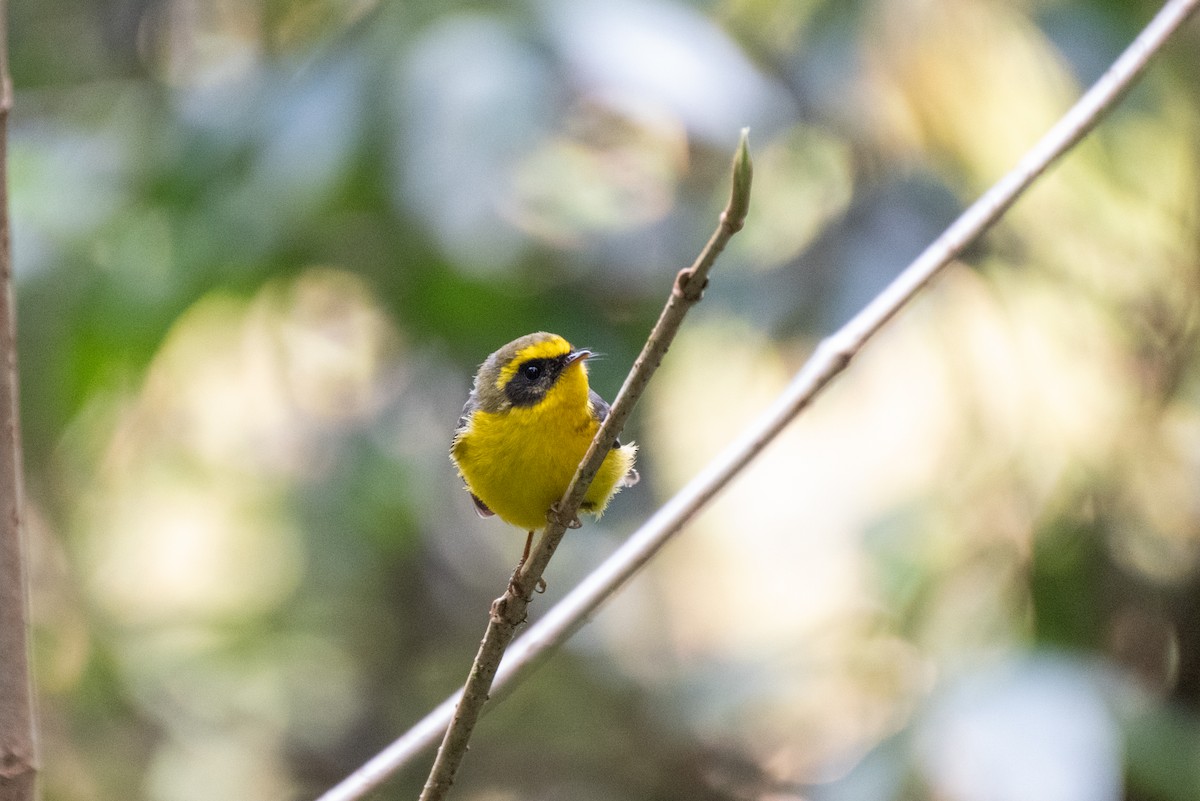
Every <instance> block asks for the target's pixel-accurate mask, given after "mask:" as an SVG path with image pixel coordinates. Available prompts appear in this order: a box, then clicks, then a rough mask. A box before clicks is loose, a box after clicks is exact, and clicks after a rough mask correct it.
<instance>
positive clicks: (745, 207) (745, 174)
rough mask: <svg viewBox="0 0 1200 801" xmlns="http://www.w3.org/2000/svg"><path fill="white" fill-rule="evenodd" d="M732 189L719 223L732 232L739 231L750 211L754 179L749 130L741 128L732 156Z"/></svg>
mask: <svg viewBox="0 0 1200 801" xmlns="http://www.w3.org/2000/svg"><path fill="white" fill-rule="evenodd" d="M732 172H733V187H732V189H731V190H730V192H729V205H728V206H726V207H725V212H724V213H723V214H722V215H721V222H722V223H723V224H724V225H727V226H728V227H729V228H730V229H731V230H732V231H735V232H736V231H740V230H741V229H742V225H743V224H744V223H745V221H746V214H747V212H749V211H750V184H751V182H752V180H753V179H754V163H753V162H752V161H751V160H750V129H749V128H743V129H742V132H741V135H740V136H739V137H738V146H737V150H736V151H734V154H733V167H732Z"/></svg>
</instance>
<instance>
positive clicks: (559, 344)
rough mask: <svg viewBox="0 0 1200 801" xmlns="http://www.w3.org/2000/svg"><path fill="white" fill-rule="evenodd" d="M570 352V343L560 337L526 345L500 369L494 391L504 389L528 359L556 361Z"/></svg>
mask: <svg viewBox="0 0 1200 801" xmlns="http://www.w3.org/2000/svg"><path fill="white" fill-rule="evenodd" d="M570 352H571V343H569V342H567V340H565V339H563V338H562V337H554V338H553V339H547V340H546V341H544V342H535V343H534V344H532V345H526V346H525V347H523V348H521V349H520V350H519V351H517V352H516V354H514V355H513V357H512V358H511V359H509V361H508V364H506V365H504V366H503V367H502V368H500V375H499V376H497V377H496V389H504V387H505V385H507V384H508V382H509V381H510V380H512V377H513V376H514V375H516V373H517V368H518V367H520V366H521V365H522V364H523V363H525V362H527V361H529V360H530V359H557V358H559V357H560V356H566V355H567V354H568V353H570Z"/></svg>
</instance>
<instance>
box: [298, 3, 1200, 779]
mask: <svg viewBox="0 0 1200 801" xmlns="http://www.w3.org/2000/svg"><path fill="white" fill-rule="evenodd" d="M1197 4H1200V0H1169V2H1167V3H1166V4H1165V5H1164V6H1163V8H1162V9H1161V10H1160V11H1159V13H1158V14H1157V15H1156V16H1155V17H1154V19H1153V20H1151V21H1150V23H1149V24H1148V25H1147V26H1146V28H1145V29H1143V31H1142V32H1141V33H1140V34H1139V35H1138V37H1137V38H1136V39H1135V40H1134V41H1133V43H1132V44H1131V45H1130V46H1129V47H1128V48H1127V49H1126V50H1125V52H1124V53H1122V54H1121V56H1120V57H1119V58H1118V59H1117V60H1116V61H1115V62H1114V63H1113V65H1112V66H1111V67H1110V68H1109V69H1108V71H1107V72H1106V73H1105V74H1104V75H1103V76H1102V77H1101V78H1100V80H1098V81H1097V82H1096V83H1095V85H1093V86H1092V88H1091V89H1090V90H1088V92H1087V93H1086V94H1085V95H1084V96H1083V97H1082V98H1080V99H1079V101H1078V102H1077V103H1076V104H1075V105H1074V106H1073V107H1072V108H1071V109H1070V110H1069V111H1068V112H1067V113H1066V114H1065V115H1064V116H1063V117H1062V118H1061V119H1060V120H1059V121H1058V123H1056V124H1055V125H1054V127H1053V128H1051V129H1050V131H1049V132H1048V133H1047V134H1046V135H1045V136H1043V137H1042V139H1041V140H1040V141H1039V142H1038V143H1037V144H1036V145H1035V146H1034V147H1033V148H1032V149H1031V150H1030V151H1029V152H1028V153H1027V154H1026V155H1025V157H1024V158H1023V159H1022V160H1021V161H1020V162H1019V163H1018V164H1017V166H1016V167H1015V168H1013V170H1011V171H1010V172H1009V173H1008V174H1006V175H1005V176H1004V177H1003V178H1001V179H1000V180H999V181H998V182H997V183H996V184H995V185H994V186H993V187H992V188H991V189H990V190H988V192H986V193H985V194H984V195H983V196H982V197H980V198H979V200H977V201H976V202H975V203H974V204H972V205H971V206H970V207H969V208H968V209H967V210H966V211H964V212H963V214H962V215H961V216H960V217H959V218H958V219H957V220H955V222H954V223H953V224H952V225H951V226H950V227H949V228H948V229H947V230H946V231H945V233H943V234H942V235H941V236H940V237H938V239H937V240H935V241H934V242H933V243H932V244H931V245H930V246H929V247H928V248H926V249H925V251H924V252H923V253H921V255H920V256H918V257H917V258H916V260H914V261H913V262H912V263H911V264H910V265H909V266H908V267H907V268H906V269H905V270H904V272H902V273H901V274H900V275H899V276H897V278H896V279H895V280H894V281H893V282H892V284H891V285H890V286H888V287H887V289H885V290H884V291H883V292H881V293H880V294H879V295H878V296H876V297H875V298H874V299H873V300H872V301H871V302H870V303H869V304H868V305H867V306H866V307H865V308H864V309H863V310H862V311H861V312H859V314H858V315H856V316H855V317H854V318H853V319H852V320H850V322H848V323H847V324H846V325H845V326H843V327H842V328H841V329H840V330H839V331H837V332H836V333H834V334H833V335H831V336H829V337H828V338H826V339H825V340H824V341H823V342H822V343H821V344H820V345H819V346H818V347H817V349H816V351H815V352H814V354H813V356H812V358H810V359H809V361H808V362H807V363H806V364H805V365H804V366H803V367H802V368H801V370H800V371H799V372H798V373H797V375H796V376H795V378H793V380H792V382H791V384H790V385H789V386H788V388H787V389H786V390H785V391H784V393H783V394H782V395H781V396H780V397H779V398H777V399H776V401H775V403H774V404H773V405H772V406H771V408H769V409H768V410H767V411H766V412H765V413H764V414H763V415H762V416H761V417H760V418H759V419H758V421H756V422H755V423H754V424H753V425H752V426H750V427H749V428H748V429H746V431H745V432H743V434H742V436H741V437H739V439H738V440H737V441H735V442H734V443H733V444H732V445H730V446H729V447H728V448H727V449H726V450H725V452H724V453H723V454H722V455H721V456H720V457H718V458H717V459H715V460H714V461H713V462H711V463H710V464H709V465H708V466H707V467H706V468H705V469H704V470H703V471H702V472H701V473H700V474H698V475H697V476H696V477H695V478H694V479H692V481H690V482H689V483H688V484H687V486H685V487H684V488H683V489H682V490H680V492H678V493H677V494H676V495H675V497H673V498H672V499H671V500H670V501H668V502H667V503H666V504H665V505H664V506H663V507H661V508H660V509H659V510H658V512H657V513H655V514H654V516H653V517H651V518H650V520H648V521H647V522H646V523H645V525H643V526H642V527H641V528H640V529H638V531H637V532H635V533H634V534H633V535H632V536H631V537H630V538H629V540H628V541H627V542H626V543H625V544H624V545H623V546H622V547H621V548H620V549H618V550H617V551H616V552H615V553H614V554H613V555H612V556H611V557H609V559H608V560H606V561H605V562H604V563H603V564H602V565H600V566H599V567H598V568H597V569H596V570H595V571H594V572H593V573H592V574H591V575H590V576H588V578H587V579H585V580H584V581H583V582H582V583H581V584H580V585H579V586H578V587H576V588H575V590H573V591H572V592H571V593H570V594H569V595H568V596H567V597H566V598H564V599H563V600H562V601H561V602H560V603H559V604H557V605H556V606H555V607H554V608H553V609H551V610H550V611H549V612H548V613H547V614H546V616H545V617H544V618H543V619H542V620H540V621H539V622H538V623H537V624H536V625H534V626H533V627H532V628H531V629H530V630H529V631H528V632H527V633H526V634H525V635H524V636H522V637H521V639H520V640H519V641H517V642H516V644H514V645H513V646H512V648H511V649H510V650H509V652H508V655H507V658H506V659H505V661H504V664H503V665H502V666H501V668H500V669H499V670H498V671H497V672H496V673H495V674H494V678H495V682H494V688H495V689H497V690H499V689H500V688H503V687H505V686H506V685H509V684H511V683H512V682H514V681H516V680H517V679H519V678H522V677H524V676H525V675H526V674H527V673H528V672H529V671H530V670H531V669H532V668H533V667H534V666H536V665H537V664H538V663H539V662H540V661H541V660H542V659H544V658H545V657H546V656H547V655H548V654H549V653H550V652H551V651H552V650H553V649H554V648H556V647H557V646H559V645H561V644H562V643H563V642H564V641H565V640H566V639H567V638H568V637H569V636H570V635H571V634H572V633H573V632H575V631H576V630H577V629H579V628H580V627H581V626H582V625H583V623H584V622H585V621H586V620H587V619H588V618H589V617H590V616H591V615H592V614H594V613H595V611H596V610H597V609H598V608H599V607H600V605H601V604H603V602H604V601H605V600H607V599H608V598H609V597H611V596H612V595H613V594H614V593H615V592H616V591H617V590H618V589H619V588H620V587H621V586H622V585H623V584H624V583H625V582H626V581H628V580H629V578H630V577H632V576H633V575H634V574H635V573H636V572H637V571H638V570H639V569H641V567H642V566H643V565H645V564H646V562H648V561H649V560H650V559H651V558H652V557H653V555H654V554H655V553H657V552H658V551H659V550H660V549H661V548H662V547H663V545H665V544H666V542H667V541H668V540H669V539H670V538H671V537H672V536H673V535H674V534H676V533H677V532H678V531H679V530H680V529H681V528H682V527H683V526H684V525H686V523H687V522H688V521H689V520H691V518H692V517H694V516H695V515H696V514H697V513H698V512H699V511H700V510H701V509H702V508H703V507H704V506H705V504H707V503H708V502H709V501H710V500H711V499H712V498H713V497H714V496H715V495H716V494H717V493H718V492H719V491H720V490H721V489H722V488H724V486H725V485H726V484H728V483H729V481H730V480H731V479H732V478H733V477H734V476H735V475H737V473H738V472H739V471H741V470H742V469H743V468H744V467H745V466H746V465H747V464H748V463H749V462H750V461H751V460H752V459H754V457H755V456H757V455H758V453H759V452H761V451H762V449H763V448H765V447H766V445H767V444H768V443H770V442H771V441H772V440H773V439H774V438H775V437H776V436H777V435H778V434H779V433H780V432H781V431H782V430H783V429H784V428H785V427H786V426H787V424H788V423H790V422H791V421H792V420H793V419H794V418H795V417H796V415H798V414H799V413H800V412H801V411H802V410H803V409H804V408H805V407H807V406H808V405H809V404H810V403H811V402H812V401H813V399H814V398H815V397H816V396H817V394H818V393H819V392H820V391H821V390H822V389H824V388H825V387H826V386H827V385H828V384H829V383H830V382H831V381H832V380H833V378H834V377H836V376H837V375H838V374H839V373H841V372H842V371H843V370H845V369H846V367H847V366H848V365H849V364H850V362H851V361H852V360H853V358H854V357H855V356H856V355H857V354H858V352H859V351H860V350H861V349H862V347H863V346H864V345H865V344H866V343H867V341H868V340H869V339H870V338H871V337H872V336H873V335H874V334H875V333H876V332H877V331H878V330H879V329H880V328H881V327H882V326H883V325H884V324H885V323H887V321H888V320H890V319H891V318H892V317H894V316H895V315H896V313H897V312H899V310H900V309H901V308H903V307H904V305H905V304H907V303H908V302H909V301H910V300H912V298H913V297H914V296H915V295H916V294H917V293H918V292H919V291H920V290H921V289H922V288H923V287H924V286H925V285H926V284H928V283H929V282H930V281H931V280H932V279H933V278H934V277H935V276H936V275H937V274H938V273H939V272H940V271H941V270H943V269H944V268H945V267H946V266H947V265H948V264H950V263H951V262H952V261H953V260H954V259H955V258H956V257H957V256H958V255H959V254H960V253H961V252H962V251H963V250H964V249H965V248H966V247H967V246H968V245H969V244H970V243H972V242H974V241H975V240H976V239H978V238H979V236H980V235H982V234H983V233H984V232H985V231H986V230H988V228H990V227H991V226H992V225H993V224H995V222H996V221H997V220H998V219H999V218H1000V217H1001V216H1002V215H1003V214H1004V212H1005V211H1007V210H1008V208H1009V207H1010V206H1011V205H1012V204H1013V203H1014V202H1015V201H1016V200H1017V198H1018V197H1020V196H1021V194H1023V193H1024V192H1025V190H1027V189H1028V188H1029V187H1030V186H1031V185H1032V184H1033V183H1034V182H1035V181H1036V180H1037V178H1038V177H1039V176H1040V175H1041V174H1042V173H1044V172H1045V171H1046V170H1047V169H1048V168H1049V167H1050V166H1051V165H1052V164H1053V163H1054V162H1055V161H1057V160H1058V159H1059V158H1060V157H1061V156H1062V155H1063V154H1064V153H1066V152H1067V151H1069V150H1070V149H1071V147H1073V146H1074V145H1075V144H1076V143H1077V142H1079V140H1080V139H1082V138H1083V137H1084V136H1086V135H1087V133H1088V132H1089V131H1091V130H1092V128H1094V127H1095V126H1096V124H1097V123H1098V122H1099V121H1100V119H1101V118H1102V117H1103V116H1104V114H1105V113H1107V112H1108V111H1109V110H1110V109H1111V108H1112V107H1113V106H1114V105H1115V104H1116V103H1117V101H1118V100H1120V98H1121V97H1122V96H1123V95H1124V94H1125V92H1127V91H1128V90H1129V88H1130V87H1131V86H1132V84H1133V82H1134V81H1135V80H1136V79H1137V77H1138V76H1139V75H1140V74H1141V73H1142V71H1143V70H1144V69H1145V67H1146V65H1147V63H1149V61H1150V59H1151V58H1152V57H1153V56H1154V55H1155V54H1156V53H1157V52H1158V51H1159V50H1160V49H1161V48H1162V47H1163V45H1165V44H1166V42H1167V41H1168V40H1169V39H1170V37H1171V35H1172V34H1173V33H1175V31H1176V30H1177V29H1178V28H1179V26H1180V25H1182V24H1183V22H1184V21H1185V20H1186V19H1187V18H1188V17H1189V16H1190V15H1191V14H1192V13H1193V12H1194V11H1195V10H1196V6H1197ZM710 244H711V243H710ZM660 322H661V321H660ZM645 356H646V354H645V352H643V356H642V357H639V362H641V361H642V359H643V358H645ZM661 357H662V353H658V354H657V355H656V356H655V357H654V358H655V359H661ZM636 368H637V365H636V364H635V372H636ZM633 380H634V375H633V374H631V375H630V378H629V379H628V380H627V381H626V388H629V387H630V386H631V385H632V383H633ZM624 393H625V388H623V389H622V394H624ZM620 397H621V396H618V402H619V401H620ZM615 408H616V407H615V406H614V410H615ZM610 419H611V418H610ZM620 422H624V420H623V418H622V419H621V420H620ZM606 433H607V432H606V430H605V428H602V429H601V431H600V433H599V434H598V435H597V442H602V441H605V440H603V439H602V437H604V436H605V435H606ZM615 433H616V432H613V438H615ZM606 441H607V442H608V443H609V444H611V442H612V439H607V440H606ZM593 447H595V444H593ZM590 455H592V454H591V451H589V456H590ZM586 461H587V460H585V462H586ZM582 472H583V471H582V470H581V473H582ZM577 478H578V476H577ZM583 491H584V490H579V492H578V495H579V497H582V494H583ZM545 540H546V537H543V542H542V543H539V548H538V552H540V551H541V550H542V547H543V545H545ZM554 544H555V545H556V544H557V543H554ZM535 553H537V552H535ZM546 559H548V556H547V557H546ZM530 561H533V556H531V557H530ZM543 567H544V563H543ZM537 575H538V576H540V575H541V573H540V571H539V572H538V573H537ZM531 577H533V574H532V572H530V574H529V575H527V576H525V578H526V579H529V578H531ZM533 580H534V581H536V578H534V579H533ZM526 586H529V585H526ZM457 697H458V696H452V697H451V698H449V699H447V700H446V701H445V702H443V703H442V704H441V705H440V706H438V707H437V708H436V709H434V710H433V711H432V712H430V713H429V714H428V715H426V717H425V718H424V719H422V720H421V721H420V722H419V723H418V724H417V725H416V726H414V727H413V728H412V729H410V730H409V731H408V732H407V733H406V734H405V735H404V736H402V737H400V738H399V739H398V740H396V741H395V742H393V743H392V744H391V745H390V746H388V748H386V749H385V750H384V751H382V752H380V753H379V754H378V755H376V756H375V757H374V758H373V759H371V760H370V761H369V762H367V763H366V764H365V765H363V766H362V767H361V768H359V769H358V770H357V771H355V772H354V773H353V774H351V775H350V776H349V777H347V778H346V779H345V780H343V781H342V782H341V783H340V784H339V785H337V786H336V787H334V788H333V789H332V790H330V791H329V792H328V793H326V794H325V795H323V796H321V798H320V799H319V801H355V800H356V799H361V798H363V797H364V796H365V795H366V794H367V793H368V792H370V791H371V790H373V789H374V788H376V787H378V786H379V785H380V784H382V783H383V781H385V780H386V779H387V778H388V777H389V776H391V775H392V774H393V773H395V772H396V771H398V770H400V769H401V768H402V767H404V766H406V765H407V764H408V763H409V762H411V761H412V760H413V759H415V758H416V757H417V756H418V755H420V754H421V753H423V752H424V751H425V750H426V749H427V748H429V747H430V746H432V745H433V744H434V743H435V742H436V741H437V735H438V732H440V731H442V730H443V728H444V727H445V726H446V724H447V723H448V721H449V719H450V715H451V711H452V710H453V708H454V705H455V703H456V702H457Z"/></svg>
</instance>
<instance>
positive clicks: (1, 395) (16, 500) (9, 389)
mask: <svg viewBox="0 0 1200 801" xmlns="http://www.w3.org/2000/svg"><path fill="white" fill-rule="evenodd" d="M7 19H8V7H7V4H6V3H4V2H3V0H0V801H31V799H33V797H34V778H35V776H36V773H37V768H36V751H35V730H34V717H33V689H32V685H31V682H30V675H29V603H28V587H27V580H26V564H25V563H26V558H25V557H26V555H25V549H24V542H23V540H22V536H21V517H22V506H21V504H22V500H23V493H24V481H23V478H22V467H21V465H22V458H21V428H20V425H19V422H18V418H17V398H18V395H17V343H16V321H15V314H14V311H15V304H14V302H13V287H12V247H11V239H10V235H9V220H8V114H9V111H10V110H11V109H12V80H11V78H10V77H9V72H8V25H7Z"/></svg>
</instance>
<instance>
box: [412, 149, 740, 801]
mask: <svg viewBox="0 0 1200 801" xmlns="http://www.w3.org/2000/svg"><path fill="white" fill-rule="evenodd" d="M748 135H749V131H747V130H745V129H743V130H742V135H741V139H740V141H739V143H738V149H737V153H736V154H735V155H734V159H733V168H732V172H733V180H732V184H733V188H732V190H731V191H730V197H729V204H728V205H727V206H726V208H725V211H724V212H722V213H721V221H720V223H719V224H718V225H717V230H716V231H715V232H714V233H713V235H712V238H711V239H709V241H708V244H707V245H706V246H705V247H704V250H703V251H701V253H700V256H699V258H697V259H696V262H695V263H694V264H693V265H692V266H691V267H689V268H687V269H686V270H680V271H679V274H678V275H677V276H676V277H675V286H674V287H673V288H672V290H671V296H670V298H668V300H667V304H666V306H665V307H664V308H663V311H662V314H661V315H660V316H659V318H658V322H657V323H656V324H655V326H654V329H653V330H652V331H651V332H650V336H649V338H648V339H647V340H646V344H645V346H643V348H642V352H641V354H640V355H639V356H638V358H637V360H636V361H635V362H634V363H633V368H632V369H631V370H630V372H629V376H628V377H627V378H626V379H625V384H624V386H622V387H621V391H620V392H619V393H618V394H617V398H616V400H615V401H613V405H612V409H611V410H610V411H609V413H608V417H606V418H605V420H604V422H603V423H602V424H601V426H600V429H599V430H598V431H597V432H596V436H595V437H594V438H593V440H592V444H591V446H590V447H589V448H588V451H587V453H586V454H584V457H583V461H582V462H580V464H579V468H578V469H577V470H576V471H575V476H574V478H572V479H571V483H570V485H569V486H568V487H567V490H566V492H565V493H563V497H562V498H561V499H559V501H558V502H557V503H556V504H555V505H554V507H553V508H552V509H551V510H550V513H549V514H548V515H547V525H546V528H545V529H544V530H543V532H542V536H541V537H540V538H539V539H538V544H537V547H536V548H534V550H533V552H532V553H531V554H530V555H529V558H528V559H526V560H525V562H524V564H523V565H522V566H521V567H520V569H519V571H518V572H517V573H516V574H514V576H513V580H512V581H511V582H510V584H509V587H508V590H507V591H506V592H505V593H504V595H503V596H501V597H500V598H497V599H496V600H495V602H493V603H492V610H491V615H490V618H489V620H488V627H487V631H486V632H485V633H484V637H483V642H481V643H480V645H479V652H478V653H477V654H476V656H475V661H474V663H473V664H472V665H471V672H470V674H469V675H468V676H467V683H466V685H465V686H464V687H463V691H462V695H461V697H460V700H459V702H458V706H457V707H456V708H455V710H454V717H453V718H452V719H451V721H450V725H449V727H448V728H447V729H446V736H445V737H444V738H443V739H442V744H441V746H440V747H439V748H438V753H437V758H436V759H435V760H434V763H433V769H432V770H431V771H430V773H429V779H428V780H427V781H426V782H425V788H424V790H423V791H422V792H421V801H440V799H443V798H445V797H446V794H447V793H448V792H449V791H450V786H451V784H453V782H454V775H455V773H457V771H458V766H459V765H460V764H461V763H462V758H463V756H464V755H465V754H466V752H467V743H468V742H469V741H470V739H471V732H472V730H473V729H474V728H475V722H476V721H477V720H479V715H480V713H481V712H482V710H483V705H484V704H485V703H486V702H487V700H488V693H489V691H490V690H491V686H492V680H493V679H494V678H495V676H496V670H497V669H498V668H499V667H500V660H501V658H503V656H504V652H505V650H506V649H507V648H508V645H509V643H510V642H512V638H513V635H514V634H515V633H516V630H517V627H518V626H520V625H521V624H522V623H524V622H525V612H526V609H528V607H529V602H530V600H531V599H532V597H533V588H534V587H536V586H537V583H538V581H539V580H540V579H541V577H542V573H543V572H545V570H546V565H547V564H549V562H550V557H552V556H553V555H554V551H555V549H557V548H558V544H559V543H560V542H562V538H563V535H564V534H565V533H566V530H567V527H568V524H569V523H570V522H571V521H572V520H574V518H575V515H576V513H577V512H578V510H579V504H580V503H582V502H583V496H584V494H585V493H586V492H587V489H588V487H589V486H590V485H591V483H592V479H593V478H595V477H596V472H597V471H598V470H599V469H600V464H601V462H603V461H604V457H605V456H607V455H608V452H609V450H610V449H611V448H612V446H613V443H615V442H616V441H617V436H618V435H619V434H620V433H621V428H622V426H624V424H625V421H626V420H627V419H628V418H629V414H630V412H632V411H633V407H634V404H636V403H637V401H638V399H639V398H640V397H641V396H642V392H644V391H645V388H646V384H647V383H648V382H649V381H650V376H651V375H653V374H654V371H655V370H657V369H658V365H659V364H660V363H661V362H662V357H663V355H664V354H665V353H666V352H667V348H669V347H670V345H671V342H672V341H673V340H674V339H675V333H676V332H677V331H678V330H679V326H680V324H681V323H682V322H683V318H684V315H686V314H687V311H688V309H690V308H691V307H692V306H694V305H695V304H696V303H698V302H699V301H700V297H701V295H702V294H703V292H704V286H705V284H707V283H708V273H709V271H710V270H711V269H712V266H713V264H714V263H716V260H717V256H718V255H720V253H721V251H722V250H724V248H725V244H726V243H727V242H728V241H729V239H730V238H731V237H732V236H733V235H734V234H735V233H737V232H738V231H740V230H741V228H742V225H743V223H744V222H745V219H746V212H747V210H748V209H749V208H750V182H751V174H752V170H751V165H750V153H749V150H748V146H747V136H748Z"/></svg>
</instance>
